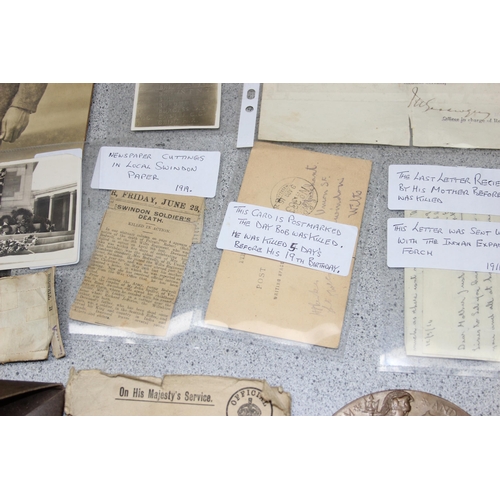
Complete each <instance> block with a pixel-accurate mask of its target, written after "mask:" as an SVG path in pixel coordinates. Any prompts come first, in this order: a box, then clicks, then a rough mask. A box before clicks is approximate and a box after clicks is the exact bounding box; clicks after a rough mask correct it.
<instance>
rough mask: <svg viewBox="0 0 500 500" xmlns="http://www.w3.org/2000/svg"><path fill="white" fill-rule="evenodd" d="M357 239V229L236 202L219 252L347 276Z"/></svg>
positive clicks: (223, 230)
mask: <svg viewBox="0 0 500 500" xmlns="http://www.w3.org/2000/svg"><path fill="white" fill-rule="evenodd" d="M357 235H358V229H357V227H356V226H349V225H347V224H337V223H335V222H330V221H325V220H323V219H316V218H314V217H307V216H305V215H299V214H293V213H290V212H285V211H284V210H275V209H272V208H265V207H259V206H257V205H249V204H246V203H237V202H232V203H230V204H229V207H228V209H227V212H226V216H225V218H224V223H223V225H222V230H221V232H220V235H219V239H218V241H217V248H221V249H223V250H232V251H234V252H241V253H246V254H249V255H255V256H257V257H265V258H268V259H273V260H277V261H280V262H287V263H289V264H295V265H297V266H301V267H307V268H309V269H316V270H318V271H325V272H327V273H331V274H338V275H340V276H347V275H348V274H349V270H350V268H351V263H352V256H353V253H354V249H355V246H356V238H357Z"/></svg>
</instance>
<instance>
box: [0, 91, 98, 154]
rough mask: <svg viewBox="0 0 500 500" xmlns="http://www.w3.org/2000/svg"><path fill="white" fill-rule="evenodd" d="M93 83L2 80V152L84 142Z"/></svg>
mask: <svg viewBox="0 0 500 500" xmlns="http://www.w3.org/2000/svg"><path fill="white" fill-rule="evenodd" d="M92 89H93V84H91V83H0V152H2V151H8V150H13V149H22V148H32V147H37V146H45V145H52V144H58V145H60V144H71V143H83V142H84V141H85V137H86V134H87V124H88V118H89V111H90V104H91V102H92Z"/></svg>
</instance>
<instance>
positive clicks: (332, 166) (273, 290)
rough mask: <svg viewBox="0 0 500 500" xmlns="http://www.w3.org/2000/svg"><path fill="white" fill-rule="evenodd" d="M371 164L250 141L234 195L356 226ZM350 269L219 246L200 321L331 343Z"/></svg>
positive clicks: (340, 316)
mask: <svg viewBox="0 0 500 500" xmlns="http://www.w3.org/2000/svg"><path fill="white" fill-rule="evenodd" d="M370 171H371V162H370V161H367V160H359V159H354V158H345V157H340V156H333V155H327V154H322V153H315V152H311V151H305V150H301V149H296V148H292V147H285V146H278V145H274V144H268V143H264V142H256V144H255V146H254V147H253V149H252V152H251V154H250V159H249V162H248V166H247V169H246V173H245V177H244V179H243V183H242V186H241V190H240V194H239V197H238V201H239V202H242V203H243V202H244V203H251V204H254V205H260V206H263V207H268V208H275V209H279V210H284V211H288V212H294V213H299V214H302V215H310V216H311V217H316V218H320V219H325V220H329V221H333V222H339V223H342V224H350V225H353V226H356V227H357V228H358V229H359V227H360V225H361V220H362V217H363V210H364V206H365V200H366V192H367V189H368V182H369V178H370ZM353 259H354V256H353ZM351 273H352V266H351V271H350V273H349V275H348V276H345V277H343V276H336V275H332V274H329V273H326V272H323V271H317V270H313V269H308V268H304V267H298V266H294V265H293V264H286V263H283V262H278V261H273V260H270V259H266V258H263V257H255V256H252V255H245V254H241V253H237V252H232V251H227V250H225V251H224V252H223V253H222V258H221V261H220V265H219V270H218V272H217V276H216V279H215V284H214V287H213V291H212V295H211V298H210V302H209V305H208V309H207V312H206V316H205V322H206V323H207V324H209V325H216V326H221V327H228V328H233V329H236V330H243V331H247V332H254V333H260V334H263V335H269V336H273V337H279V338H283V339H289V340H294V341H298V342H304V343H308V344H315V345H319V346H323V347H330V348H336V347H338V345H339V341H340V334H341V331H342V324H343V321H344V315H345V309H346V305H347V297H348V293H349V285H350V281H351Z"/></svg>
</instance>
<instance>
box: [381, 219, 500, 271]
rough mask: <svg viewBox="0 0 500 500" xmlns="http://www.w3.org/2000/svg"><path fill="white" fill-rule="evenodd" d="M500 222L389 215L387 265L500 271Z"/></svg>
mask: <svg viewBox="0 0 500 500" xmlns="http://www.w3.org/2000/svg"><path fill="white" fill-rule="evenodd" d="M499 250H500V223H497V222H482V221H466V220H443V219H417V218H416V219H389V220H388V221H387V265H388V266H389V267H423V268H431V269H453V270H456V271H479V272H492V273H500V251H499Z"/></svg>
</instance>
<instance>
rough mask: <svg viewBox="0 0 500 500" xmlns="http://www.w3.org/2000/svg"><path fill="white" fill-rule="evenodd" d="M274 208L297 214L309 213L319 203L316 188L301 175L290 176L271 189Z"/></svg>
mask: <svg viewBox="0 0 500 500" xmlns="http://www.w3.org/2000/svg"><path fill="white" fill-rule="evenodd" d="M271 204H272V207H273V208H276V209H278V210H285V211H287V212H292V213H295V214H302V215H309V214H310V213H311V212H312V211H313V210H314V209H315V208H316V205H317V204H318V192H317V191H316V188H315V187H314V186H313V185H312V184H311V183H310V182H309V181H306V180H305V179H302V178H301V177H288V178H286V179H283V180H281V181H280V182H278V183H277V184H276V185H275V186H274V188H273V189H272V191H271Z"/></svg>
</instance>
